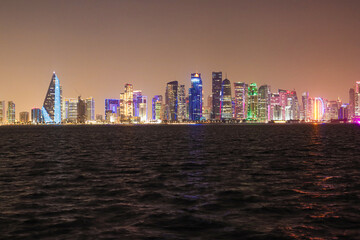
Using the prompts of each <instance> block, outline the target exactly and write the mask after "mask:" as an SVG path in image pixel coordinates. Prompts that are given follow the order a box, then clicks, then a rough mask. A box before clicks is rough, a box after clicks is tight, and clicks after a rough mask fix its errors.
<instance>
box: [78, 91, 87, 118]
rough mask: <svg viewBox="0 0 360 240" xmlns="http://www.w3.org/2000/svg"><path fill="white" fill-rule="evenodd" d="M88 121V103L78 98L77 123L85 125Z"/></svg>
mask: <svg viewBox="0 0 360 240" xmlns="http://www.w3.org/2000/svg"><path fill="white" fill-rule="evenodd" d="M85 121H86V102H85V100H83V99H81V97H80V96H79V97H78V102H77V121H76V122H77V123H85Z"/></svg>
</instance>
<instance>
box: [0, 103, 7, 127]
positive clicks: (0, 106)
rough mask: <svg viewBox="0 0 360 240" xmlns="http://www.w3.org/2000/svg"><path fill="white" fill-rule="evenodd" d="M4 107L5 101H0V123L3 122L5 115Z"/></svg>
mask: <svg viewBox="0 0 360 240" xmlns="http://www.w3.org/2000/svg"><path fill="white" fill-rule="evenodd" d="M5 108H6V107H5V101H0V124H1V123H3V122H5V119H6V117H5V112H6V110H5Z"/></svg>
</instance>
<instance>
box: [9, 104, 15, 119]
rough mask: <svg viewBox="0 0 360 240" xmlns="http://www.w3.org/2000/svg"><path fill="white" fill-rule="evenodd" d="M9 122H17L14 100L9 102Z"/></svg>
mask: <svg viewBox="0 0 360 240" xmlns="http://www.w3.org/2000/svg"><path fill="white" fill-rule="evenodd" d="M7 122H8V123H15V103H14V102H13V101H9V102H8V107H7Z"/></svg>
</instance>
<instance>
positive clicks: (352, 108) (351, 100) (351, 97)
mask: <svg viewBox="0 0 360 240" xmlns="http://www.w3.org/2000/svg"><path fill="white" fill-rule="evenodd" d="M354 116H355V89H353V88H350V90H349V106H348V119H350V120H351V119H352V118H353V117H354Z"/></svg>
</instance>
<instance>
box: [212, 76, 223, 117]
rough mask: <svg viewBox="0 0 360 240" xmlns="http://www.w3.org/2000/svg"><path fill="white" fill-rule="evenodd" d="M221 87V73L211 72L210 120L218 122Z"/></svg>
mask: <svg viewBox="0 0 360 240" xmlns="http://www.w3.org/2000/svg"><path fill="white" fill-rule="evenodd" d="M221 86H222V72H212V92H211V93H212V106H211V119H213V120H220V119H221V111H220V102H221V96H220V93H221Z"/></svg>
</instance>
